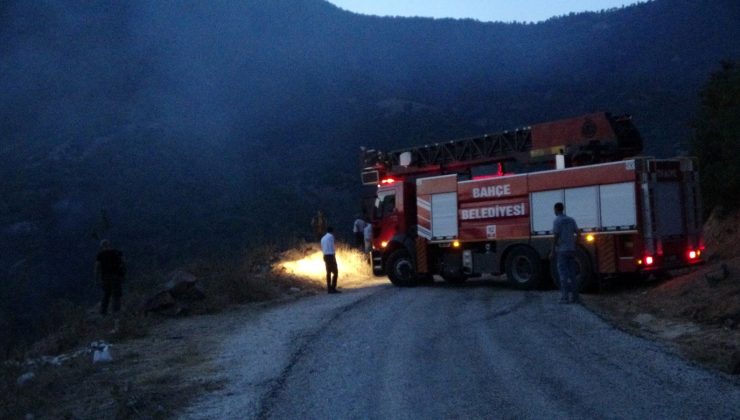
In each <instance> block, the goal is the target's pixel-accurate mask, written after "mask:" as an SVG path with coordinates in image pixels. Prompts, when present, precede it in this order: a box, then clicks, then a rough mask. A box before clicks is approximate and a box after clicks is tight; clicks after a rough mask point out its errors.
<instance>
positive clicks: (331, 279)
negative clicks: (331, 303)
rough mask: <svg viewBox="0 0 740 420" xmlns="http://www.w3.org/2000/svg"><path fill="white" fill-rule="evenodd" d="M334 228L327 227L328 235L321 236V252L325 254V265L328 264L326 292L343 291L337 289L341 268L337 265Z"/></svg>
mask: <svg viewBox="0 0 740 420" xmlns="http://www.w3.org/2000/svg"><path fill="white" fill-rule="evenodd" d="M333 233H334V229H333V228H332V227H331V226H329V227H327V228H326V235H324V237H323V238H321V252H322V253H323V254H324V265H326V292H327V293H329V294H332V293H341V292H340V291H339V290H337V277H339V268H338V267H337V257H336V251H335V249H334V234H333Z"/></svg>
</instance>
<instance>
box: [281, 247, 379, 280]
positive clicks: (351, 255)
mask: <svg viewBox="0 0 740 420" xmlns="http://www.w3.org/2000/svg"><path fill="white" fill-rule="evenodd" d="M337 267H338V269H339V280H338V283H339V287H340V288H342V287H345V288H347V287H361V286H366V285H369V284H371V283H378V282H387V280H385V279H381V278H374V277H373V275H372V272H371V269H370V262H369V261H368V255H367V254H364V253H362V252H360V251H359V250H357V249H354V248H350V247H348V246H346V245H343V244H341V245H338V246H337ZM276 268H278V269H280V270H282V271H283V272H284V273H286V274H289V275H293V276H297V277H303V278H306V279H309V280H312V281H314V282H317V283H320V284H322V285H323V284H324V282H325V281H326V268H325V266H324V256H323V254H322V253H321V250H319V249H315V250H311V251H310V252H309V253H307V254H305V256H304V257H303V258H299V259H292V260H291V259H286V260H283V261H281V262H279V263H278V264H276Z"/></svg>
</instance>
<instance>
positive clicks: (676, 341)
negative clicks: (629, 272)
mask: <svg viewBox="0 0 740 420" xmlns="http://www.w3.org/2000/svg"><path fill="white" fill-rule="evenodd" d="M739 228H740V212H735V213H734V214H732V215H729V216H725V217H722V218H720V217H717V215H712V217H710V219H709V221H708V222H707V223H706V225H705V227H704V239H705V243H706V255H705V256H704V258H705V259H706V260H707V261H708V262H707V263H706V264H704V265H702V266H699V267H697V268H695V269H692V270H684V271H683V272H675V273H672V274H673V277H672V278H670V279H668V280H663V281H661V282H653V283H631V284H621V285H620V284H617V285H613V287H611V288H609V289H607V290H605V291H603V292H602V293H600V294H598V295H591V296H585V297H584V303H585V304H586V306H587V307H588V308H589V309H591V310H592V311H594V312H596V313H597V314H600V315H601V316H602V317H603V318H604V319H606V320H607V321H609V322H610V323H612V324H614V325H616V326H617V327H619V328H621V329H623V330H625V331H628V332H630V333H632V334H636V335H639V336H643V337H646V338H648V339H651V340H656V341H659V342H662V343H664V344H667V345H668V346H669V347H670V348H673V349H674V350H676V351H677V352H678V353H679V354H681V355H682V356H683V357H685V358H687V359H689V360H692V361H696V362H698V363H700V364H702V365H704V366H707V367H709V368H711V369H717V370H720V371H722V372H725V373H730V374H734V375H737V374H740V247H738V246H737V244H739V243H740V229H739Z"/></svg>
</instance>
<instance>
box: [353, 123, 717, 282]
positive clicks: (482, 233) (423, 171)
mask: <svg viewBox="0 0 740 420" xmlns="http://www.w3.org/2000/svg"><path fill="white" fill-rule="evenodd" d="M641 150H642V139H641V138H640V135H639V133H638V132H637V130H636V129H635V127H634V125H633V124H632V120H631V118H630V117H629V116H612V115H610V114H608V113H603V112H602V113H594V114H589V115H584V116H581V117H576V118H570V119H566V120H560V121H554V122H549V123H543V124H537V125H533V126H531V127H525V128H521V129H518V130H514V131H511V132H504V133H499V134H494V135H486V136H481V137H474V138H467V139H461V140H455V141H450V142H445V143H441V144H433V145H425V146H419V147H414V148H409V149H404V150H397V151H393V152H390V153H382V152H378V151H375V150H367V149H363V151H362V166H363V169H362V179H363V184H365V185H366V186H368V187H369V188H372V190H373V192H372V193H371V194H370V195H369V196H367V197H366V198H367V199H368V201H367V202H366V203H367V206H366V207H367V208H372V211H371V213H372V214H371V221H372V224H373V235H374V237H373V250H372V261H373V263H372V264H373V272H374V273H375V274H376V275H383V274H387V275H388V277H389V278H390V280H391V282H392V283H393V284H395V285H398V286H413V285H416V284H417V283H418V282H423V281H429V280H431V279H432V278H433V277H432V276H434V275H438V276H441V277H442V278H443V279H444V280H446V281H448V282H451V283H461V282H464V281H465V280H466V279H468V278H469V277H474V276H479V275H482V274H494V275H495V274H501V273H506V276H507V279H508V281H509V282H511V283H512V284H513V285H514V286H516V287H519V288H523V289H531V288H534V287H537V286H539V285H541V284H543V283H544V282H545V281H546V280H548V279H549V278H550V277H552V279H553V280H554V282H555V284H556V285H557V282H558V279H557V275H556V273H555V271H556V270H554V267H553V266H554V264H550V263H549V251H550V249H551V243H552V222H553V219H554V217H555V216H554V213H553V205H554V204H555V203H557V202H562V203H563V204H565V209H566V213H567V214H568V215H570V216H571V217H573V218H574V219H575V220H576V222H577V224H578V226H579V228H580V229H581V231H582V235H581V238H580V240H579V246H578V250H577V253H576V261H577V266H578V269H577V277H578V280H579V284H580V285H581V288H582V289H585V288H589V287H591V286H594V285H595V284H597V282H598V280H600V279H603V278H606V277H612V276H617V275H620V274H632V275H634V274H644V273H648V272H651V271H656V270H666V269H669V268H676V267H681V266H686V265H690V264H694V263H697V262H699V261H701V258H700V255H701V251H702V249H703V245H702V242H701V218H700V215H701V203H700V196H699V190H698V175H697V173H696V170H695V167H694V163H693V161H692V160H691V159H690V158H675V159H655V158H650V157H642V156H637V155H638V154H639V153H640V152H641ZM548 267H549V269H548Z"/></svg>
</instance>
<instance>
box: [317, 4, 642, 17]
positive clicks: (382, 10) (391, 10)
mask: <svg viewBox="0 0 740 420" xmlns="http://www.w3.org/2000/svg"><path fill="white" fill-rule="evenodd" d="M328 1H330V2H331V3H334V4H336V5H337V6H339V7H341V8H342V9H345V10H349V11H352V12H356V13H363V14H368V15H380V16H424V17H435V18H444V17H451V18H458V19H462V18H472V19H477V20H481V21H503V22H511V21H513V20H516V21H519V22H537V21H541V20H546V19H548V18H550V17H553V16H559V15H563V14H567V13H570V12H583V11H597V10H601V9H609V8H612V7H620V6H622V5H629V4H632V3H636V1H630V0H328Z"/></svg>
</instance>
